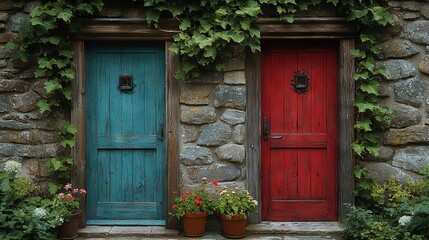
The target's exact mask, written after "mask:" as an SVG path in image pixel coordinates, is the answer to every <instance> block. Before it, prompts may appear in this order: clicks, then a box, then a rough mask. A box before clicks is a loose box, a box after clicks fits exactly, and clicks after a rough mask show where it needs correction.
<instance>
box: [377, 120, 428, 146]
mask: <svg viewBox="0 0 429 240" xmlns="http://www.w3.org/2000/svg"><path fill="white" fill-rule="evenodd" d="M383 143H384V144H386V145H405V144H410V143H425V144H426V143H429V126H424V125H416V126H411V127H407V128H401V129H393V128H391V129H389V130H388V131H386V132H385V133H384V135H383Z"/></svg>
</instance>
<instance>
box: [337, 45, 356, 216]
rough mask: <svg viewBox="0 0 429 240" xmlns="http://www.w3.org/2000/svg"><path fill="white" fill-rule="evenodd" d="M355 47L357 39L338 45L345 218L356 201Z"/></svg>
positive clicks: (341, 210)
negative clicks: (354, 168) (354, 172)
mask: <svg viewBox="0 0 429 240" xmlns="http://www.w3.org/2000/svg"><path fill="white" fill-rule="evenodd" d="M354 47H355V40H354V39H343V40H340V46H339V70H338V76H339V81H338V83H339V84H338V91H339V109H338V111H339V113H338V115H339V117H338V128H339V136H338V137H339V139H338V142H339V143H341V144H338V159H339V164H338V166H339V169H338V173H339V178H338V182H339V196H338V200H339V218H340V221H343V220H345V218H346V214H347V208H346V207H345V206H344V204H346V203H350V204H354V197H353V189H354V174H353V167H354V154H353V150H352V142H353V140H354V128H353V126H354V122H355V118H354V117H355V114H354V104H353V103H354V93H355V85H354V80H353V72H354V58H353V56H352V55H351V50H353V49H354Z"/></svg>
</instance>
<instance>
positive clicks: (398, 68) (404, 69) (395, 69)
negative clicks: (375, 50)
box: [379, 59, 417, 80]
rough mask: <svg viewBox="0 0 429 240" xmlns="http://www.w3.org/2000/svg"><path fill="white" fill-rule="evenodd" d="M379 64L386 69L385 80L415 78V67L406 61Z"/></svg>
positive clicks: (390, 61)
mask: <svg viewBox="0 0 429 240" xmlns="http://www.w3.org/2000/svg"><path fill="white" fill-rule="evenodd" d="M379 64H380V65H381V66H382V67H384V68H385V69H386V72H387V76H386V79H387V80H398V79H402V78H407V77H411V76H415V75H416V74H417V70H416V67H415V66H414V65H413V64H412V63H411V62H409V61H406V60H402V59H399V60H396V59H395V60H387V61H384V62H380V63H379Z"/></svg>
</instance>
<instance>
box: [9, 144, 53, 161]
mask: <svg viewBox="0 0 429 240" xmlns="http://www.w3.org/2000/svg"><path fill="white" fill-rule="evenodd" d="M15 149H16V154H17V155H18V156H20V157H30V158H34V157H36V158H50V157H54V156H56V155H58V153H59V152H60V147H59V145H58V144H54V143H50V144H42V145H16V146H15Z"/></svg>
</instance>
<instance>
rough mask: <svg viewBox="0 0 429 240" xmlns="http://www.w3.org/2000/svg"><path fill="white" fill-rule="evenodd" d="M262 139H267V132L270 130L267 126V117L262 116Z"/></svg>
mask: <svg viewBox="0 0 429 240" xmlns="http://www.w3.org/2000/svg"><path fill="white" fill-rule="evenodd" d="M263 131H264V141H267V140H268V133H269V131H270V129H269V126H268V118H267V117H264V129H263Z"/></svg>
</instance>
